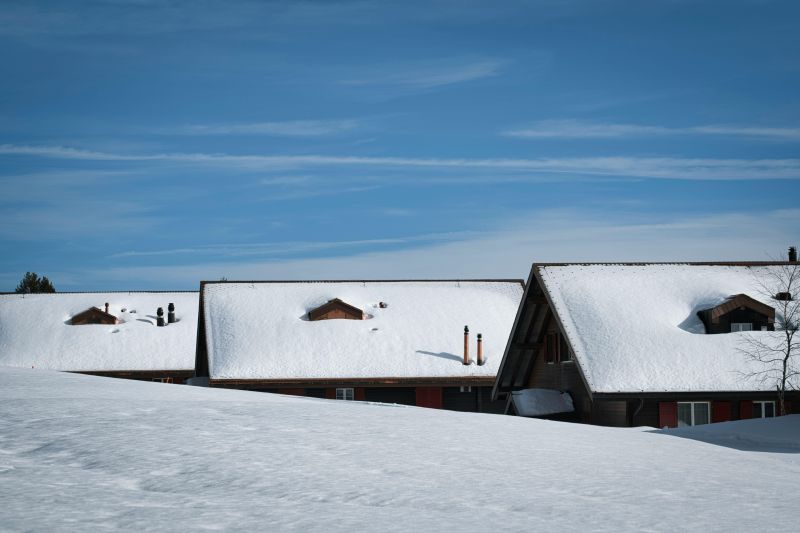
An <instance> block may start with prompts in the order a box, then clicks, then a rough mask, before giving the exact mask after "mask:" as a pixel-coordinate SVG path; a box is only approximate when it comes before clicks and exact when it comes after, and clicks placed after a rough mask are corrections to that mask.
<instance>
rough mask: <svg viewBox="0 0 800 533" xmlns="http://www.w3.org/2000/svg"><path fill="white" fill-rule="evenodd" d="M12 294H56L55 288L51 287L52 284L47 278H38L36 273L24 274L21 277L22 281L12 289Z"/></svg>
mask: <svg viewBox="0 0 800 533" xmlns="http://www.w3.org/2000/svg"><path fill="white" fill-rule="evenodd" d="M14 292H17V293H23V294H30V293H34V292H56V288H55V287H54V286H53V283H52V282H51V281H50V280H49V279H47V276H42V277H41V278H40V277H39V276H38V275H37V274H36V272H26V273H25V275H24V276H23V277H22V281H20V282H19V285H17V288H16V289H14Z"/></svg>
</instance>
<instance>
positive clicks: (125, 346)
mask: <svg viewBox="0 0 800 533" xmlns="http://www.w3.org/2000/svg"><path fill="white" fill-rule="evenodd" d="M170 302H171V303H174V304H175V314H176V317H177V319H178V322H176V323H173V324H169V325H168V326H165V327H158V326H156V310H157V309H158V308H159V307H163V308H164V320H165V321H166V320H167V305H168V304H169V303H170ZM106 303H108V304H109V313H111V314H112V315H114V316H116V317H117V318H118V319H120V320H121V321H122V323H121V324H116V325H99V324H92V325H81V326H73V325H70V324H69V321H70V319H71V317H72V316H74V315H76V314H78V313H80V312H82V311H85V310H86V309H89V308H90V307H97V308H98V309H101V310H103V309H104V305H105V304H106ZM197 307H198V296H197V293H125V292H111V293H80V294H70V293H56V294H26V295H24V296H23V295H21V294H4V295H0V365H4V366H16V367H26V368H31V367H35V368H50V369H54V370H68V371H75V370H87V371H89V370H106V371H109V370H192V369H194V355H195V346H196V341H197ZM122 309H125V312H123V311H122Z"/></svg>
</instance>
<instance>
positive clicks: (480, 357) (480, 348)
mask: <svg viewBox="0 0 800 533" xmlns="http://www.w3.org/2000/svg"><path fill="white" fill-rule="evenodd" d="M485 362H486V360H485V359H484V358H483V335H481V334H480V333H478V366H483V364H484V363H485Z"/></svg>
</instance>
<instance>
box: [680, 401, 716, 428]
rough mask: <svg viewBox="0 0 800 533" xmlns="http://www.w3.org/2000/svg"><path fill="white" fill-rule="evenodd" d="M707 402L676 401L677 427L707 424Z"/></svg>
mask: <svg viewBox="0 0 800 533" xmlns="http://www.w3.org/2000/svg"><path fill="white" fill-rule="evenodd" d="M709 407H710V406H709V404H708V402H678V427H679V428H681V427H685V426H699V425H701V424H708V423H709V422H710V421H711V419H710V416H709V415H710V412H711V409H710V408H709Z"/></svg>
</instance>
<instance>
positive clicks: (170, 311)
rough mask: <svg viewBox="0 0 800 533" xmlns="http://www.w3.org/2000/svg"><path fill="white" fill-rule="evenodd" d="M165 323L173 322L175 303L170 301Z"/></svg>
mask: <svg viewBox="0 0 800 533" xmlns="http://www.w3.org/2000/svg"><path fill="white" fill-rule="evenodd" d="M167 311H168V312H167V324H174V323H175V304H173V303H170V304H169V305H168V306H167Z"/></svg>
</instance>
